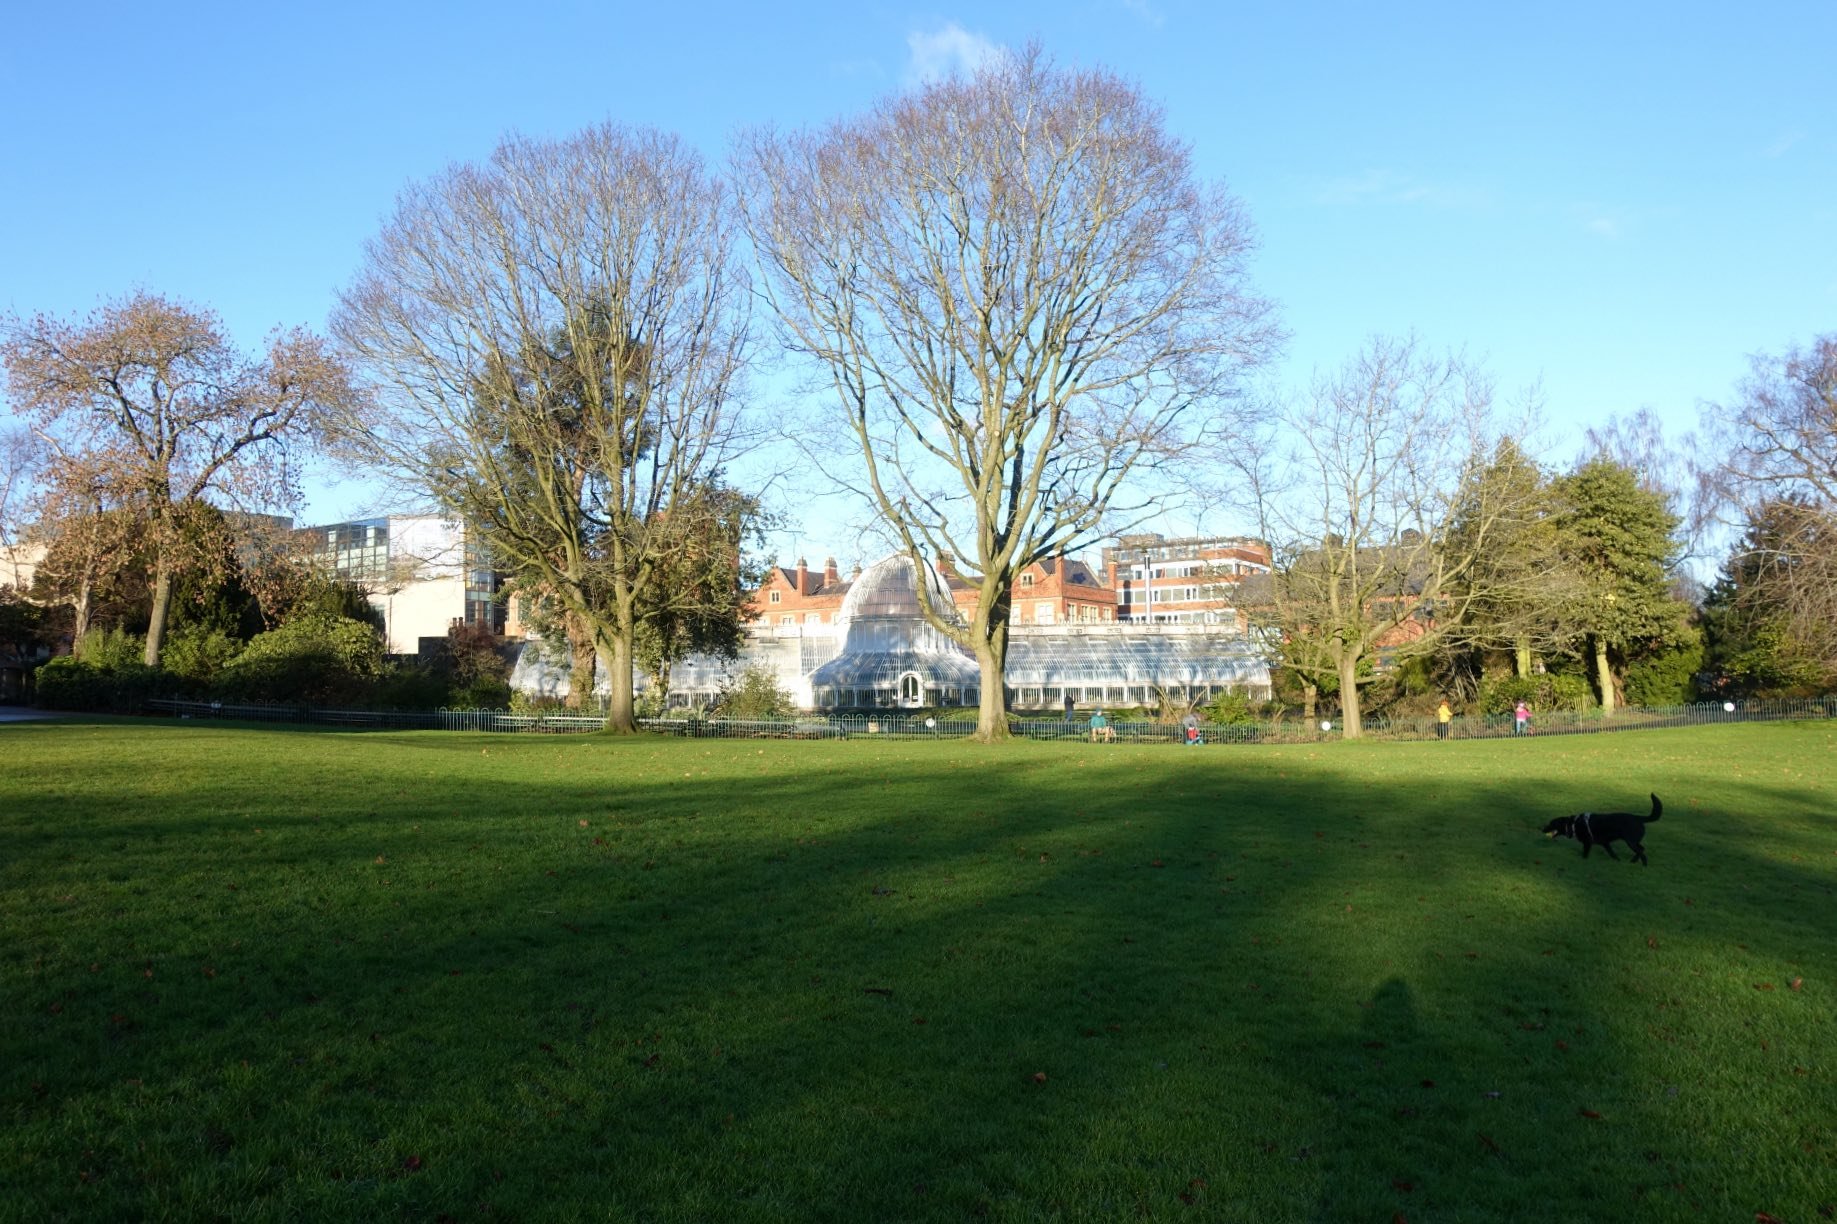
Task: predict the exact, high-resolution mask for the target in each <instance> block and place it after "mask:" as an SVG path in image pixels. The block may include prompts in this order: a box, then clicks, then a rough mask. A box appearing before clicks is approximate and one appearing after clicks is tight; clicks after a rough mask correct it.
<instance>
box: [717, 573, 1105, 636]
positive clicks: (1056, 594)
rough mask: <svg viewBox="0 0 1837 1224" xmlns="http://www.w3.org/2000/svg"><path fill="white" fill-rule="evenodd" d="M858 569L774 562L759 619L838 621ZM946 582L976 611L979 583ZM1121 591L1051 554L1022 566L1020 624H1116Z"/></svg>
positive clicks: (757, 597) (949, 578)
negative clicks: (850, 571) (846, 570)
mask: <svg viewBox="0 0 1837 1224" xmlns="http://www.w3.org/2000/svg"><path fill="white" fill-rule="evenodd" d="M860 572H861V571H860V570H859V569H857V570H856V571H855V574H851V575H850V576H849V577H848V578H847V579H844V578H843V577H842V576H841V574H840V573H839V572H838V571H837V569H836V562H835V558H834V557H830V558H827V559H826V560H825V561H824V563H823V568H822V569H821V570H820V571H818V570H812V569H811V568H810V567H809V565H808V563H807V562H806V561H805V560H804V559H803V558H802V557H799V558H798V559H797V565H796V566H795V567H787V566H774V567H773V568H772V570H771V572H770V573H769V574H767V576H766V580H765V581H764V582H763V583H761V584H760V586H759V589H758V591H756V592H755V593H754V595H753V602H752V610H753V620H754V623H756V624H759V625H774V626H780V625H829V624H834V623H835V619H836V613H837V612H839V611H840V610H841V608H842V600H843V598H844V597H845V596H846V595H847V594H848V588H849V586H850V584H851V583H852V582H853V581H854V577H855V575H858V574H859V573H860ZM945 581H946V583H947V584H948V585H949V587H950V593H951V598H952V599H953V600H954V601H955V603H956V605H957V610H958V611H959V612H961V613H962V614H963V615H964V616H965V617H966V618H967V617H968V616H969V614H970V613H971V612H972V611H974V610H975V607H976V599H977V593H976V588H975V587H973V586H971V585H970V584H969V583H968V582H966V581H965V580H964V579H962V578H960V577H958V576H957V575H956V574H955V573H954V572H952V571H950V570H949V569H948V568H947V569H946V570H945ZM1116 619H1117V616H1116V592H1115V591H1114V590H1112V589H1111V588H1110V587H1109V586H1108V585H1107V584H1106V583H1105V582H1104V581H1103V579H1102V577H1101V576H1100V575H1099V574H1098V573H1097V572H1096V571H1095V570H1093V569H1092V568H1091V567H1090V566H1088V565H1086V564H1085V563H1084V562H1082V561H1076V560H1073V559H1071V558H1069V557H1062V556H1060V557H1048V558H1046V559H1045V560H1044V561H1037V562H1035V563H1034V564H1032V565H1030V566H1028V567H1027V568H1026V569H1024V570H1022V571H1021V572H1020V574H1019V575H1018V576H1017V577H1016V579H1015V583H1014V590H1013V614H1012V620H1011V622H1010V623H1012V624H1015V625H1078V624H1087V625H1097V624H1113V623H1115V621H1116Z"/></svg>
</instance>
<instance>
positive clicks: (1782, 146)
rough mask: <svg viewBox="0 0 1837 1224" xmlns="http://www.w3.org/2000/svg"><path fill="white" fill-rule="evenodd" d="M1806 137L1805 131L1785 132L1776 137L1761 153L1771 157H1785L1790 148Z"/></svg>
mask: <svg viewBox="0 0 1837 1224" xmlns="http://www.w3.org/2000/svg"><path fill="white" fill-rule="evenodd" d="M1804 139H1805V133H1804V132H1784V133H1782V134H1780V135H1779V136H1776V137H1774V139H1773V141H1772V143H1770V144H1768V145H1767V146H1766V147H1765V148H1763V149H1762V150H1761V151H1760V155H1761V156H1762V157H1765V158H1769V159H1771V158H1775V157H1784V156H1785V155H1786V151H1787V150H1788V149H1790V148H1792V146H1793V145H1796V144H1798V143H1799V142H1800V141H1801V140H1804Z"/></svg>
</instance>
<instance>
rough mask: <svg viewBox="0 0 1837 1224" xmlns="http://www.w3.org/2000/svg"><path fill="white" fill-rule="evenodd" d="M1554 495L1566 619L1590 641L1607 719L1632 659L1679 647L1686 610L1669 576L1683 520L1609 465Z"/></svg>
mask: <svg viewBox="0 0 1837 1224" xmlns="http://www.w3.org/2000/svg"><path fill="white" fill-rule="evenodd" d="M1556 492H1557V495H1558V497H1559V500H1560V505H1559V509H1558V510H1557V512H1556V515H1555V518H1554V525H1555V528H1556V532H1557V549H1558V552H1559V555H1560V556H1561V558H1562V560H1563V562H1564V563H1565V564H1566V565H1567V566H1568V568H1569V569H1570V570H1571V572H1572V575H1571V576H1572V577H1573V579H1574V581H1575V583H1576V598H1575V600H1574V603H1573V604H1572V605H1571V606H1570V607H1569V609H1568V611H1567V615H1569V616H1571V617H1573V622H1572V623H1573V624H1574V625H1575V627H1576V628H1577V629H1578V630H1579V631H1580V636H1582V637H1583V638H1585V639H1586V641H1587V644H1588V651H1589V658H1590V660H1591V665H1592V668H1593V671H1594V677H1595V684H1596V687H1597V688H1598V689H1599V690H1600V696H1601V709H1602V712H1603V713H1604V714H1612V713H1613V712H1614V707H1615V705H1616V704H1617V691H1616V686H1617V684H1618V679H1617V677H1618V676H1619V675H1621V674H1623V673H1624V671H1625V668H1626V664H1627V661H1628V659H1629V658H1630V657H1636V656H1638V655H1639V654H1642V653H1648V652H1650V651H1653V650H1656V649H1661V648H1663V647H1664V646H1667V645H1671V644H1675V643H1677V642H1679V641H1681V640H1682V637H1683V634H1684V629H1685V613H1686V611H1687V609H1686V608H1685V606H1684V605H1683V604H1682V603H1681V602H1680V601H1679V600H1677V599H1675V598H1674V597H1673V596H1672V594H1671V585H1670V577H1669V571H1670V569H1671V567H1672V566H1673V564H1675V562H1676V560H1677V557H1678V551H1679V549H1678V544H1677V540H1676V534H1675V533H1676V532H1677V529H1678V518H1677V516H1676V515H1674V514H1673V513H1671V511H1670V509H1669V508H1668V507H1667V506H1666V504H1665V498H1664V496H1663V495H1662V494H1659V493H1655V492H1652V491H1651V490H1648V489H1645V488H1642V487H1641V485H1640V482H1639V478H1638V476H1637V475H1635V474H1634V472H1633V471H1632V469H1630V468H1627V467H1625V466H1623V465H1621V464H1618V463H1615V462H1613V461H1612V460H1609V459H1593V460H1590V461H1589V462H1588V463H1585V464H1583V465H1582V466H1581V467H1580V468H1578V469H1577V470H1576V471H1574V472H1573V473H1571V474H1570V475H1568V476H1565V477H1563V478H1562V479H1561V480H1559V481H1557V482H1556Z"/></svg>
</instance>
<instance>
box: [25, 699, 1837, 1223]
mask: <svg viewBox="0 0 1837 1224" xmlns="http://www.w3.org/2000/svg"><path fill="white" fill-rule="evenodd" d="M1834 735H1837V729H1834V728H1833V726H1832V725H1830V724H1825V723H1809V724H1796V725H1792V724H1788V725H1769V726H1738V727H1717V728H1705V729H1700V730H1680V731H1669V732H1654V733H1647V734H1641V735H1617V736H1591V737H1577V738H1563V739H1552V740H1531V741H1528V742H1513V741H1491V742H1484V743H1460V742H1456V743H1448V744H1435V743H1428V744H1332V745H1315V746H1294V747H1253V748H1229V749H1226V748H1206V749H1203V750H1186V749H1182V748H1175V747H1160V746H1143V747H1135V746H1128V745H1119V746H1104V747H1093V746H1090V745H1083V744H1027V743H1020V744H1015V745H1012V746H1011V747H1007V748H1003V749H1000V750H998V751H990V750H987V749H983V748H978V747H976V746H974V745H969V744H962V743H872V742H867V741H862V740H852V741H849V742H845V743H782V742H762V743H761V742H746V741H727V742H707V741H684V740H658V739H651V738H640V739H635V740H631V741H616V740H607V739H604V738H600V737H572V738H567V737H552V738H551V737H533V736H531V737H486V736H477V735H462V734H439V733H400V734H396V733H371V734H348V733H335V732H323V731H321V732H314V731H302V730H292V729H289V730H275V729H254V728H237V727H230V726H224V725H220V724H219V725H206V724H175V723H167V724H158V723H138V722H125V723H112V722H108V721H87V722H59V723H49V724H21V725H13V726H7V727H4V728H0V958H3V959H0V1109H4V1111H5V1113H4V1118H5V1126H4V1131H3V1133H0V1203H3V1204H5V1207H4V1213H5V1214H14V1216H15V1218H21V1219H57V1218H86V1219H99V1218H135V1217H140V1218H162V1217H167V1218H171V1217H178V1218H199V1217H209V1216H213V1215H222V1216H226V1217H227V1216H234V1217H236V1218H248V1219H264V1218H322V1217H323V1218H350V1219H359V1218H363V1219H370V1218H389V1217H395V1218H406V1219H438V1218H452V1219H465V1218H472V1217H475V1216H479V1215H481V1214H490V1215H492V1216H494V1217H496V1218H512V1219H531V1218H552V1217H569V1216H575V1215H582V1216H595V1217H603V1218H616V1219H658V1220H717V1219H719V1220H730V1219H737V1220H775V1219H831V1220H851V1221H852V1220H867V1219H881V1220H890V1219H927V1218H937V1219H958V1218H963V1217H965V1216H978V1217H987V1218H993V1219H1012V1220H1021V1219H1043V1218H1067V1219H1080V1218H1084V1219H1117V1218H1123V1217H1139V1216H1144V1215H1145V1216H1148V1217H1151V1218H1163V1219H1202V1218H1203V1219H1246V1220H1259V1221H1270V1220H1305V1219H1336V1220H1337V1219H1365V1220H1378V1219H1392V1218H1393V1213H1401V1214H1402V1215H1403V1217H1404V1218H1405V1219H1407V1220H1410V1221H1423V1220H1511V1219H1525V1218H1530V1217H1532V1216H1535V1217H1536V1218H1539V1219H1543V1220H1562V1219H1574V1220H1585V1219H1596V1220H1598V1219H1682V1218H1694V1217H1698V1216H1700V1217H1701V1218H1704V1219H1713V1220H1751V1219H1754V1218H1756V1216H1755V1213H1756V1212H1767V1213H1769V1214H1771V1215H1773V1216H1775V1217H1777V1218H1779V1219H1781V1220H1809V1219H1813V1218H1816V1217H1817V1214H1818V1213H1819V1211H1820V1210H1822V1211H1823V1213H1824V1214H1825V1215H1826V1216H1828V1215H1830V1214H1831V1208H1830V1206H1829V1205H1828V1204H1830V1203H1831V1202H1832V1199H1833V1197H1837V1191H1834V1190H1832V1189H1831V1187H1833V1186H1837V1088H1834V1087H1833V1070H1834V1069H1837V1068H1834V1065H1833V1064H1834V1061H1837V1060H1834V1058H1833V1054H1834V1052H1837V1040H1834V1038H1837V1034H1834V1032H1833V1021H1832V1016H1833V1012H1837V908H1834V907H1833V905H1832V896H1831V894H1832V888H1833V883H1834V882H1837V819H1834V817H1833V811H1832V807H1831V795H1832V781H1833V766H1832V761H1833V751H1832V749H1833V739H1834ZM1647 791H1657V792H1658V793H1659V795H1660V796H1662V797H1663V798H1664V800H1665V805H1666V814H1665V817H1664V819H1663V820H1662V821H1661V822H1660V823H1659V824H1657V825H1655V826H1654V827H1653V828H1652V830H1651V832H1650V834H1649V836H1648V839H1647V849H1648V851H1649V853H1650V855H1651V859H1652V864H1653V865H1652V867H1651V868H1649V869H1647V868H1643V867H1638V866H1634V865H1631V864H1630V863H1628V862H1626V861H1625V859H1624V856H1623V859H1622V861H1620V862H1614V861H1611V860H1609V859H1607V858H1606V857H1605V856H1603V855H1602V854H1600V853H1597V854H1595V855H1594V856H1593V857H1591V858H1590V859H1588V860H1587V861H1584V860H1583V859H1582V858H1581V856H1580V852H1579V849H1578V848H1577V847H1576V846H1575V845H1574V844H1573V843H1567V842H1565V843H1551V842H1549V841H1546V840H1545V839H1543V838H1541V837H1540V836H1538V834H1537V830H1538V828H1539V827H1540V826H1541V824H1542V823H1543V821H1544V820H1545V819H1547V818H1548V817H1550V816H1552V815H1560V814H1563V813H1567V812H1572V811H1576V810H1581V809H1584V808H1604V807H1615V808H1627V809H1632V810H1638V811H1643V810H1644V809H1645V807H1646V805H1647V804H1646V798H1645V796H1646V792H1647ZM1801 979H1802V982H1801ZM15 1213H16V1214H15Z"/></svg>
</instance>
